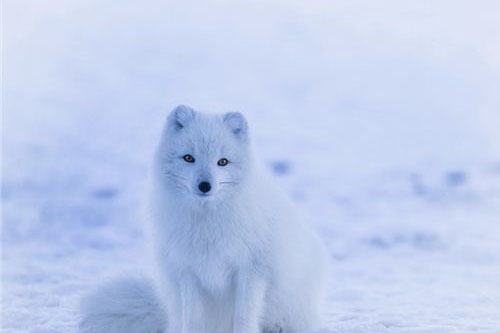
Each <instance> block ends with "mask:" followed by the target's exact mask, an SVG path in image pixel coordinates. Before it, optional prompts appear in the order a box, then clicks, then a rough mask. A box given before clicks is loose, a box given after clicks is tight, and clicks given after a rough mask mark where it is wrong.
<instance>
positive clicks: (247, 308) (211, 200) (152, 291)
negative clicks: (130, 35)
mask: <svg viewBox="0 0 500 333" xmlns="http://www.w3.org/2000/svg"><path fill="white" fill-rule="evenodd" d="M249 141H250V140H249V130H248V126H247V122H246V120H245V118H244V117H243V115H241V114H240V113H236V112H230V113H226V114H223V115H209V114H204V113H200V112H197V111H195V110H193V109H191V108H190V107H187V106H182V105H181V106H178V107H176V108H175V109H174V110H173V111H172V112H171V113H170V115H169V116H168V119H167V122H166V125H165V129H164V131H163V134H162V137H161V140H160V144H159V146H158V148H157V152H156V156H155V160H154V168H153V184H152V187H153V190H152V196H151V203H152V207H151V208H152V209H151V210H152V219H151V220H152V221H151V222H152V231H153V232H152V235H153V236H154V242H153V243H154V253H155V256H156V259H157V260H156V266H157V272H156V274H155V279H154V282H149V281H147V280H136V279H132V278H129V279H122V280H119V281H115V282H112V283H111V284H109V285H107V286H103V287H101V289H98V290H97V291H95V292H94V293H93V294H91V295H89V296H88V297H86V298H85V299H84V300H83V302H82V309H81V312H82V321H81V324H80V331H81V332H107V333H115V332H137V333H139V332H140V333H158V332H168V333H225V332H232V333H257V332H266V333H267V332H269V333H270V332H276V333H277V332H299V331H302V330H309V329H314V328H317V326H318V325H319V307H320V301H321V296H322V285H323V278H324V271H325V269H324V268H325V267H324V265H325V260H326V254H325V249H324V247H323V245H322V243H321V241H320V240H319V238H318V237H317V235H316V234H315V233H314V232H313V230H312V229H311V228H310V227H309V226H308V225H307V223H304V221H303V220H302V219H301V218H299V217H298V215H297V213H296V211H295V209H294V207H293V204H291V203H290V202H289V201H288V200H287V197H286V195H284V194H283V193H281V192H280V191H279V190H278V189H277V187H274V186H273V185H272V184H271V180H270V179H268V178H266V176H265V175H264V173H263V172H261V170H259V167H258V166H257V164H256V163H255V161H254V160H253V158H252V152H251V145H250V142H249Z"/></svg>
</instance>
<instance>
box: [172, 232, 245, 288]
mask: <svg viewBox="0 0 500 333" xmlns="http://www.w3.org/2000/svg"><path fill="white" fill-rule="evenodd" d="M175 243H176V244H172V245H174V246H173V248H171V251H169V252H170V256H169V257H170V259H171V260H173V261H175V265H176V266H177V267H178V268H179V269H181V270H183V271H187V272H191V273H193V274H194V276H196V278H197V280H198V281H199V282H200V284H201V286H202V287H203V288H204V289H205V290H207V291H209V292H211V293H216V294H220V293H224V292H225V291H226V290H227V289H228V288H230V287H231V286H232V283H233V278H234V276H235V274H236V273H237V272H238V270H239V269H240V268H241V267H244V266H246V265H249V264H250V263H251V261H252V251H251V250H250V249H249V248H248V247H247V246H245V245H244V242H242V241H241V240H240V239H238V238H236V237H233V238H232V239H215V240H214V239H209V238H205V239H186V240H185V241H184V242H175Z"/></svg>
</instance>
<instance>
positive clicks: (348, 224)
mask: <svg viewBox="0 0 500 333" xmlns="http://www.w3.org/2000/svg"><path fill="white" fill-rule="evenodd" d="M499 12H500V5H499V2H498V1H495V0H491V1H451V0H437V1H420V0H418V1H417V0H409V1H396V0H377V1H369V2H367V1H361V0H352V1H326V0H325V1H314V2H310V1H266V2H264V1H254V2H250V1H226V0H222V1H214V2H191V1H187V2H173V1H172V2H168V1H167V2H162V1H151V0H146V1H141V2H140V3H139V2H134V1H119V2H117V1H110V0H99V1H96V0H92V1H83V0H76V1H65V2H61V1H55V0H54V1H49V0H43V1H39V0H38V1H35V0H6V1H4V2H3V20H2V21H3V23H2V24H3V29H4V31H3V34H4V38H3V48H4V50H3V56H4V58H3V68H4V72H3V83H4V89H3V96H2V98H3V109H2V116H3V118H2V121H3V133H2V141H3V154H2V306H1V310H2V316H1V319H2V322H1V329H2V332H36V333H48V332H75V331H76V325H77V322H78V302H79V299H80V297H81V296H82V295H83V294H85V293H87V292H89V291H90V290H91V289H92V288H93V287H94V286H95V285H97V284H99V283H101V282H102V281H106V280H107V279H109V278H111V277H113V276H117V275H118V276H125V275H128V274H135V273H136V272H139V273H143V272H144V269H143V267H144V266H145V262H146V259H145V258H146V256H147V254H146V248H147V244H146V241H145V238H144V228H143V225H142V221H141V218H140V216H141V214H140V211H141V202H142V201H143V200H142V198H143V194H144V188H145V182H146V177H147V174H148V164H149V163H150V161H151V159H152V151H153V149H154V147H155V144H156V142H157V139H158V136H159V134H160V128H161V124H162V123H163V121H164V119H165V116H166V115H167V113H168V111H169V110H170V109H171V108H172V107H173V106H174V105H176V104H180V103H183V104H190V105H192V106H193V107H195V108H196V109H200V110H205V111H217V112H222V111H233V110H237V111H241V112H243V113H244V114H245V115H246V116H247V118H248V119H249V123H250V130H251V133H252V138H253V140H254V142H255V145H256V148H257V150H258V154H259V157H260V158H261V159H263V160H264V161H265V162H266V163H267V165H268V166H269V170H270V172H273V173H274V174H275V176H276V177H277V178H278V180H279V182H280V184H282V186H283V187H284V188H286V189H287V191H288V193H289V194H290V196H291V197H292V198H293V200H294V201H295V202H296V204H297V207H299V208H302V209H303V210H305V211H307V212H308V213H309V214H310V216H311V221H310V223H311V226H312V227H314V228H317V229H318V230H319V231H320V233H321V235H322V236H323V238H324V240H325V242H326V243H327V244H328V247H329V250H330V253H331V260H332V268H331V273H330V283H329V287H330V288H329V290H328V294H327V295H326V298H327V304H326V305H325V309H324V310H325V311H324V312H325V322H324V331H323V332H335V333H337V332H343V333H347V332H353V333H354V332H356V333H357V332H367V333H368V332H370V333H374V332H375V333H377V332H384V333H385V332H391V333H392V332H400V333H403V332H404V333H411V332H422V333H423V332H425V333H431V332H432V333H441V332H442V333H444V332H500V241H499V240H500V134H499V133H500V131H498V128H499V126H500V95H499V94H498V92H499V91H500V23H499V22H500V21H498V13H499Z"/></svg>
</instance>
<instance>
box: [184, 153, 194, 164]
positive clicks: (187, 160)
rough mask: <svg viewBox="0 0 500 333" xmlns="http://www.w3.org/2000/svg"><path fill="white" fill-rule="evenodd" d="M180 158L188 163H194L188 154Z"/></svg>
mask: <svg viewBox="0 0 500 333" xmlns="http://www.w3.org/2000/svg"><path fill="white" fill-rule="evenodd" d="M182 158H183V159H184V161H186V162H188V163H194V157H193V156H191V155H189V154H186V155H184V156H182Z"/></svg>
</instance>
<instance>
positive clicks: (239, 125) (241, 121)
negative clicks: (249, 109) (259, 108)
mask: <svg viewBox="0 0 500 333" xmlns="http://www.w3.org/2000/svg"><path fill="white" fill-rule="evenodd" d="M223 120H224V123H225V124H226V125H227V126H228V127H229V129H230V130H231V132H233V134H235V135H236V136H238V137H243V136H246V134H247V131H248V126H247V121H246V120H245V117H244V116H243V115H242V114H241V113H239V112H228V113H226V114H225V115H224V119H223Z"/></svg>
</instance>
